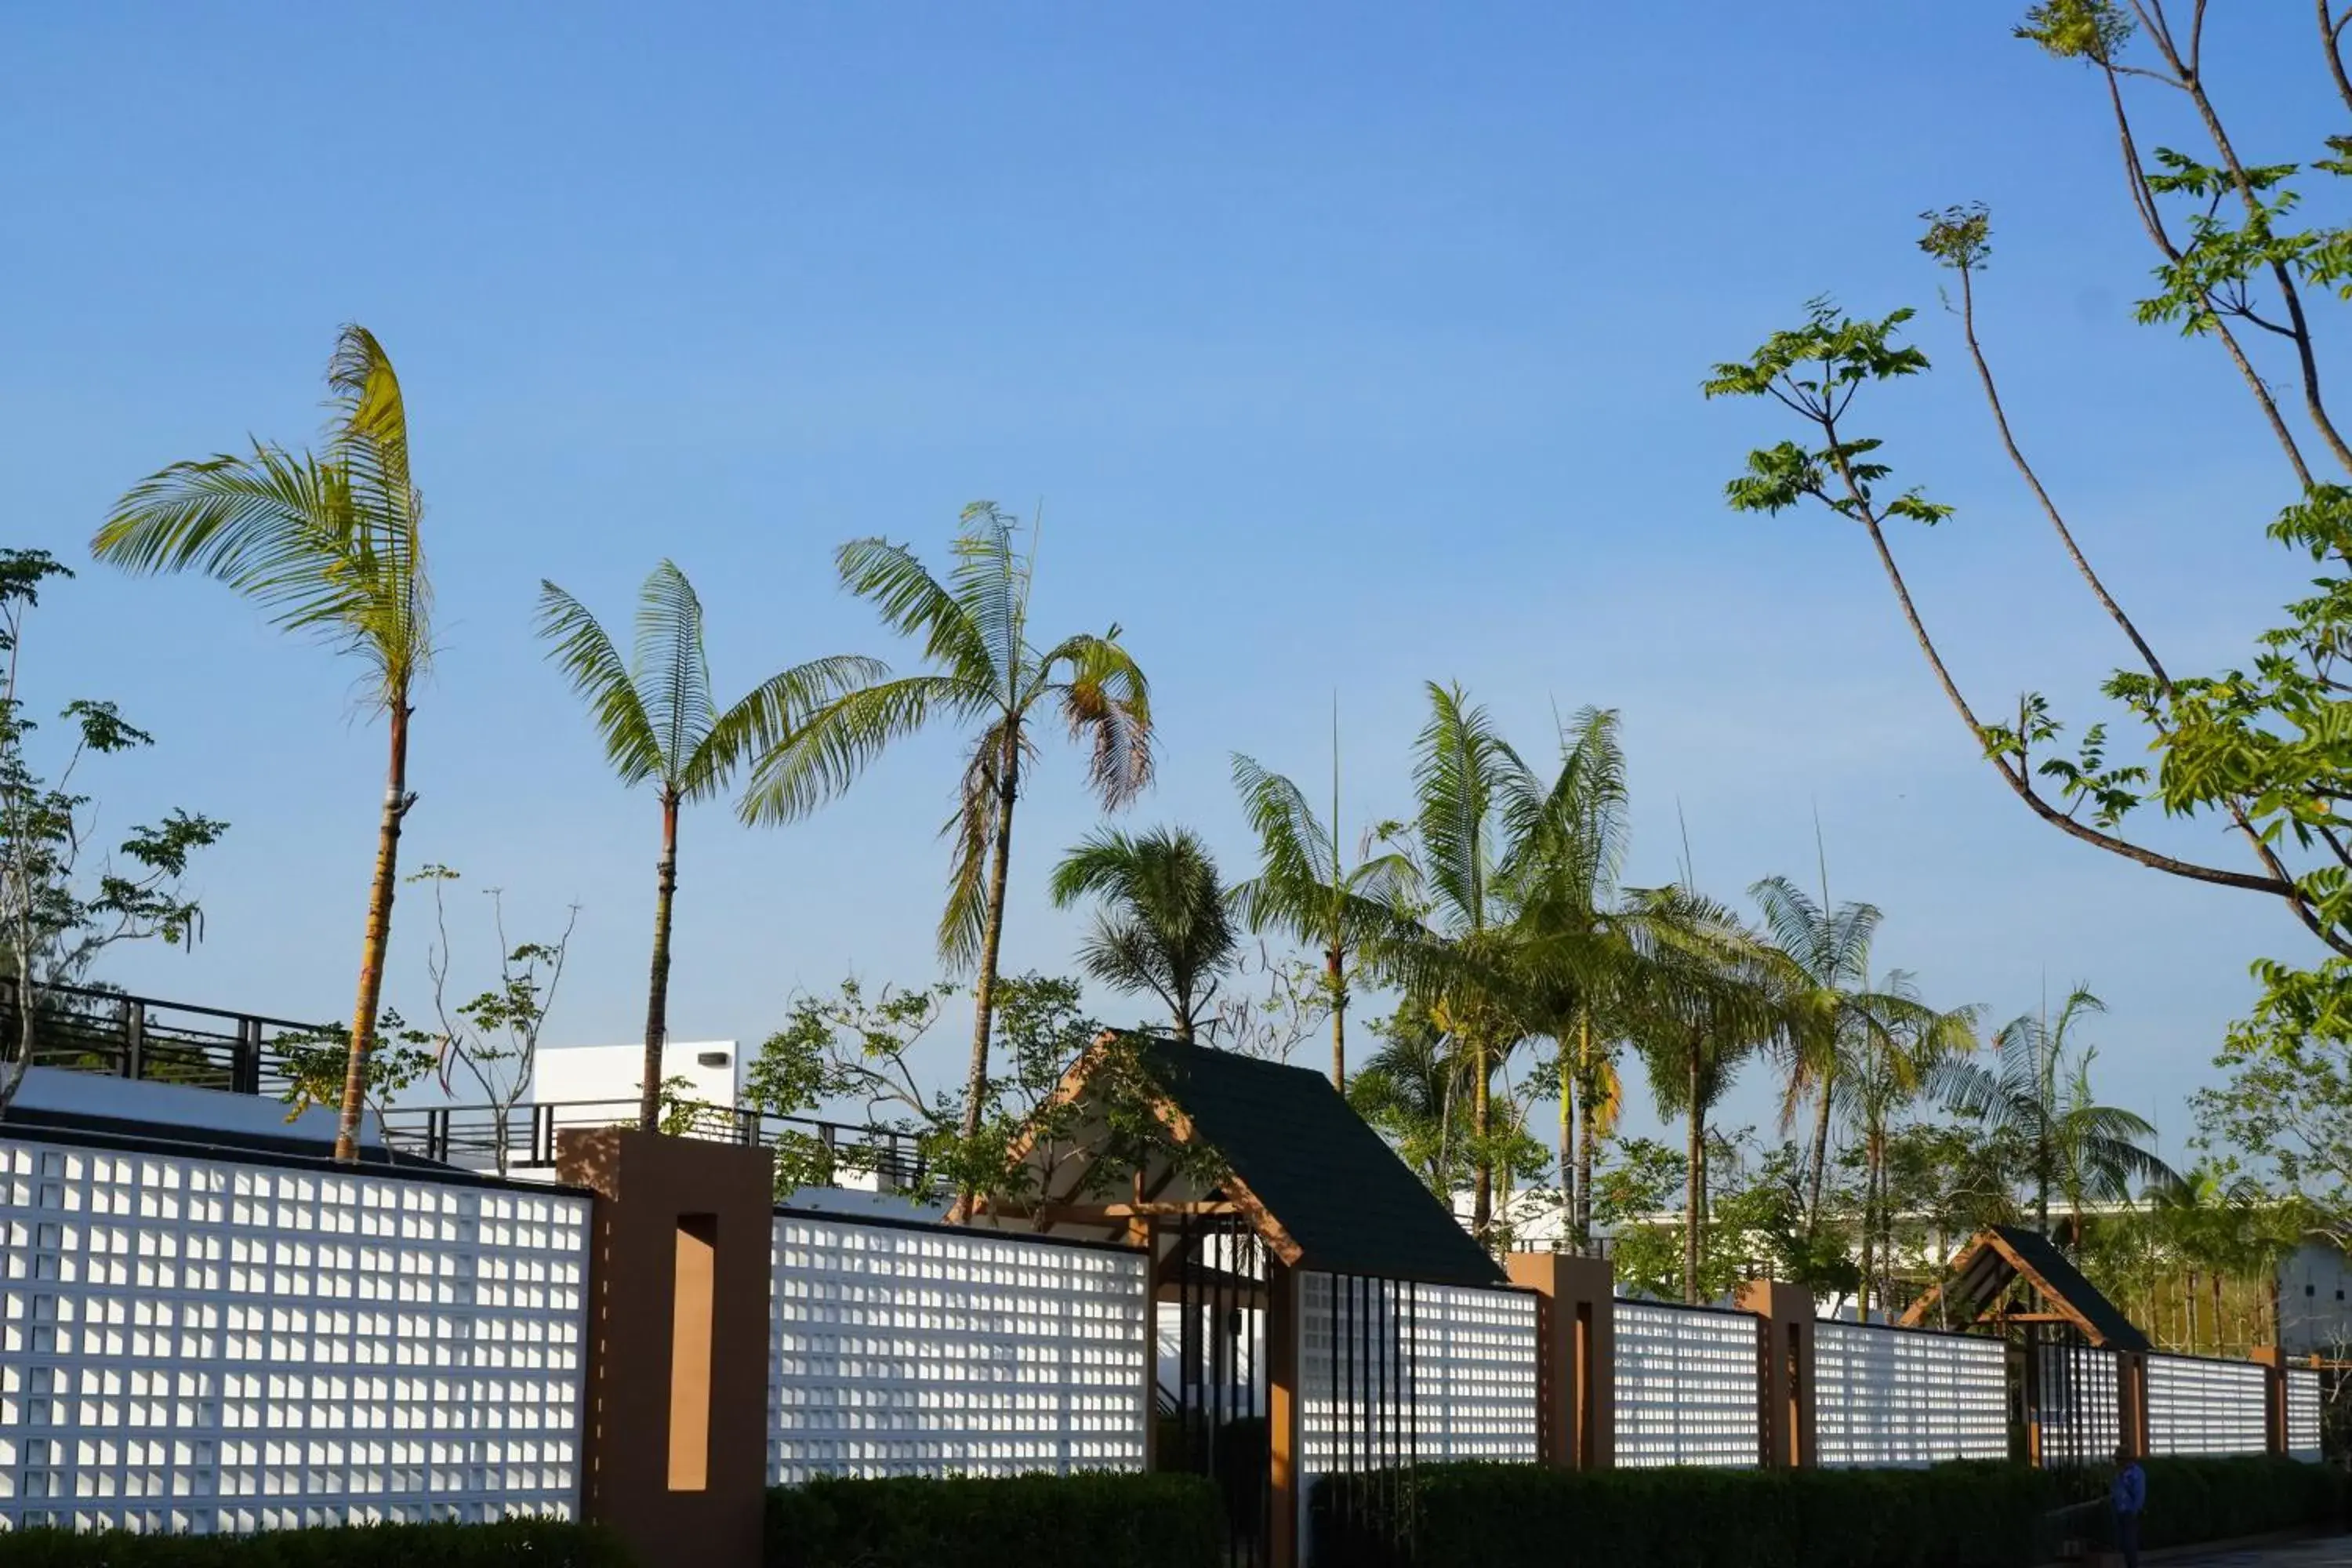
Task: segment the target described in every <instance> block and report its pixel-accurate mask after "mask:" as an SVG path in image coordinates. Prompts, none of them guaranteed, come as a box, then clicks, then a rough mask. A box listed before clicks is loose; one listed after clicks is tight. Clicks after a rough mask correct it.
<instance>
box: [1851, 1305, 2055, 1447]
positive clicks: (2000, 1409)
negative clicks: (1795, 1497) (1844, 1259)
mask: <svg viewBox="0 0 2352 1568" xmlns="http://www.w3.org/2000/svg"><path fill="white" fill-rule="evenodd" d="M1813 1439H1814V1443H1815V1446H1816V1448H1817V1451H1818V1453H1819V1455H1820V1462H1821V1463H1822V1464H1823V1465H1847V1466H1890V1465H1932V1464H1936V1463H1938V1462H1940V1461H1942V1460H1945V1459H2005V1458H2009V1349H2008V1346H2007V1345H2005V1344H2004V1343H2003V1342H2000V1340H1994V1339H1985V1338H1980V1337H1977V1336H1972V1335H1967V1334H1942V1333H1931V1332H1926V1331H1918V1330H1911V1329H1895V1328H1885V1327H1880V1326H1876V1325H1872V1324H1864V1323H1842V1322H1835V1321H1828V1320H1824V1321H1822V1322H1820V1323H1818V1324H1816V1325H1815V1328H1814V1341H1813Z"/></svg>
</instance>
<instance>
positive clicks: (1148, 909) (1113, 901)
mask: <svg viewBox="0 0 2352 1568" xmlns="http://www.w3.org/2000/svg"><path fill="white" fill-rule="evenodd" d="M1053 893H1054V903H1055V906H1056V907H1057V908H1062V909H1067V908H1068V907H1069V906H1070V905H1072V904H1074V903H1076V902H1077V901H1078V900H1080V899H1085V898H1093V899H1096V900H1099V901H1100V904H1101V906H1102V907H1101V908H1099V909H1098V910H1096V913H1095V922H1094V925H1093V927H1092V928H1091V929H1090V930H1089V931H1087V936H1086V939H1085V940H1084V942H1081V943H1080V944H1079V948H1078V962H1079V963H1080V965H1081V966H1082V967H1084V968H1085V970H1086V972H1087V973H1088V974H1091V975H1093V976H1094V977H1095V978H1096V979H1097V980H1099V981H1101V982H1102V983H1103V984H1106V985H1108V986H1110V987H1112V988H1113V989H1114V990H1118V991H1123V992H1126V993H1127V994H1129V995H1131V996H1133V995H1150V996H1153V997H1156V998H1158V999H1159V1001H1160V1005H1162V1006H1163V1007H1165V1008H1167V1009H1168V1017H1169V1026H1170V1027H1171V1029H1172V1030H1173V1031H1174V1033H1175V1036H1176V1037H1177V1038H1178V1039H1179V1040H1181V1041H1183V1042H1184V1043H1185V1044H1187V1045H1190V1044H1191V1043H1192V1039H1193V1037H1194V1036H1195V1035H1196V1034H1197V1033H1198V1032H1199V1030H1200V1028H1201V1026H1202V1022H1203V1021H1204V1020H1205V1019H1207V1018H1208V1017H1210V1016H1211V1012H1210V1009H1211V1007H1212V1005H1213V1003H1214V1001H1215V999H1216V994H1217V982H1218V979H1219V977H1220V976H1222V975H1223V974H1224V973H1225V972H1226V971H1228V970H1230V969H1231V968H1233V966H1234V963H1235V961H1236V960H1237V959H1238V958H1239V957H1240V954H1241V942H1240V941H1239V939H1238V938H1237V937H1236V936H1235V934H1234V928H1233V923H1232V921H1230V920H1229V919H1227V915H1226V909H1225V893H1224V889H1223V887H1222V886H1221V885H1220V884H1219V883H1218V880H1217V863H1216V861H1215V860H1214V859H1213V858H1211V857H1210V855H1209V847H1208V846H1207V845H1206V844H1204V843H1202V840H1201V837H1200V835H1198V834H1196V833H1194V832H1192V830H1191V829H1190V828H1184V827H1176V828H1169V827H1155V828H1152V829H1150V831H1148V832H1145V833H1141V834H1138V835H1134V836H1129V835H1128V834H1125V833H1121V832H1119V831H1118V830H1117V829H1116V828H1108V827H1106V828H1100V829H1097V831H1096V832H1094V833H1092V834H1089V835H1088V836H1087V837H1086V838H1084V839H1082V840H1080V841H1079V843H1078V844H1077V846H1076V847H1074V848H1073V849H1071V850H1070V852H1069V853H1068V854H1067V855H1066V856H1064V857H1063V858H1062V863H1061V864H1060V865H1059V866H1057V867H1055V868H1054V881H1053Z"/></svg>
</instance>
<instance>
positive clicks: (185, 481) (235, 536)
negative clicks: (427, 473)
mask: <svg viewBox="0 0 2352 1568" xmlns="http://www.w3.org/2000/svg"><path fill="white" fill-rule="evenodd" d="M328 379H329V384H330V387H331V390H332V392H333V396H332V398H331V406H333V407H334V408H335V409H336V411H337V414H338V417H337V419H336V421H335V422H334V423H333V424H332V425H331V426H330V429H329V434H328V444H327V456H326V457H325V458H315V457H311V456H309V455H300V456H298V455H295V454H292V453H289V452H288V451H286V450H285V449H283V448H282V447H271V446H264V445H262V444H260V443H256V444H255V446H254V447H253V450H252V451H251V452H250V453H248V454H247V455H245V456H242V457H236V456H230V455H226V454H223V455H219V456H216V457H214V458H207V459H205V460H202V461H196V462H183V463H174V464H173V465H172V466H171V467H169V468H163V469H162V470H160V471H158V472H156V473H154V474H152V475H150V476H149V477H148V478H147V479H143V480H142V481H141V482H140V483H139V484H137V485H135V486H133V487H132V488H131V490H130V491H129V492H128V493H127V494H125V495H124V496H123V497H122V499H121V500H120V501H118V502H116V504H115V507H114V510H113V511H112V512H111V513H110V515H109V516H108V518H107V521H105V522H104V523H103V524H102V525H100V528H99V531H98V533H97V535H96V537H94V538H93V539H92V540H91V542H90V548H91V552H93V553H94V554H96V555H97V556H98V558H99V559H100V560H102V561H107V562H110V563H113V564H115V565H119V566H121V567H123V568H124V569H125V570H128V571H131V572H133V573H139V574H148V573H158V572H180V571H188V570H194V571H197V572H200V573H202V574H204V575H205V576H208V577H211V578H213V579H215V581H217V582H220V583H223V584H226V585H228V586H229V587H231V588H233V589H235V590H236V592H238V593H240V594H242V595H246V596H247V598H250V599H252V600H253V601H254V602H255V603H257V605H260V606H261V607H262V608H263V610H264V612H265V613H266V614H268V616H269V618H270V619H271V621H272V622H273V623H274V624H275V625H277V626H281V627H284V628H286V629H288V630H292V631H306V632H311V633H315V634H317V635H319V636H320V637H323V638H325V639H326V640H327V641H328V642H329V643H330V644H331V645H332V646H334V647H337V648H338V649H339V650H341V651H344V652H348V653H352V654H355V655H357V656H358V657H360V658H363V659H364V660H366V661H367V663H368V664H369V666H370V667H371V668H372V669H373V674H374V681H373V697H374V699H375V700H376V701H377V702H378V703H379V704H390V703H393V702H404V701H405V700H406V695H407V692H408V690H409V687H410V684H411V682H412V681H413V679H415V676H416V675H417V674H418V673H419V672H421V671H422V670H423V669H424V668H425V665H426V664H427V663H428V662H429V661H430V660H431V658H432V654H433V647H432V629H431V606H432V591H431V587H430V584H429V583H428V582H427V580H426V577H425V557H424V550H423V545H422V542H421V533H420V524H421V521H422V519H423V514H424V507H423V503H422V501H421V500H419V499H418V498H417V495H416V491H415V487H414V486H413V485H412V484H411V483H410V480H409V468H408V435H407V424H406V417H405V413H404V407H403V405H402V402H401V396H400V383H399V379H398V378H397V377H396V376H395V375H394V374H393V370H392V363H391V361H390V359H389V358H387V357H386V356H385V355H384V353H383V347H382V345H381V344H379V343H377V342H376V341H375V339H374V338H373V336H371V335H370V334H369V333H368V332H367V331H365V329H363V328H359V327H347V328H345V329H344V330H343V334H342V338H341V341H340V342H338V344H337V347H336V352H335V357H334V359H333V361H332V362H331V364H330V366H329V373H328Z"/></svg>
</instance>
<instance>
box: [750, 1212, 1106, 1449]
mask: <svg viewBox="0 0 2352 1568" xmlns="http://www.w3.org/2000/svg"><path fill="white" fill-rule="evenodd" d="M774 1268H775V1273H774V1291H773V1297H772V1305H771V1341H770V1350H771V1360H770V1367H769V1386H768V1409H769V1417H770V1421H769V1432H770V1436H769V1454H768V1461H769V1473H770V1476H771V1479H773V1480H775V1481H777V1482H780V1483H788V1482H794V1481H802V1480H806V1479H809V1478H810V1477H812V1476H818V1475H854V1476H891V1475H933V1476H936V1475H946V1474H949V1473H951V1472H952V1473H962V1474H967V1475H1009V1474H1013V1473H1015V1472H1018V1471H1023V1470H1056V1471H1067V1470H1076V1469H1129V1470H1131V1469H1139V1468H1142V1465H1143V1456H1144V1437H1145V1430H1146V1428H1145V1423H1146V1421H1148V1420H1149V1419H1150V1407H1149V1405H1148V1404H1147V1402H1146V1390H1147V1387H1148V1384H1147V1382H1146V1378H1147V1376H1148V1375H1149V1374H1148V1373H1147V1371H1146V1366H1147V1360H1148V1357H1147V1352H1148V1349H1149V1344H1150V1341H1149V1338H1148V1330H1147V1327H1146V1321H1145V1310H1146V1303H1145V1300H1144V1291H1145V1273H1146V1268H1145V1262H1144V1258H1143V1255H1142V1254H1141V1253H1140V1252H1129V1251H1125V1250H1122V1249H1113V1248H1106V1247H1080V1246H1072V1245H1069V1244H1066V1243H1055V1242H1050V1241H1043V1240H1034V1239H1029V1238H1024V1237H1015V1236H1002V1235H993V1234H990V1233H987V1232H982V1231H961V1230H948V1229H943V1228H928V1227H920V1226H890V1225H879V1224H872V1223H866V1222H861V1221H858V1220H855V1219H847V1218H834V1217H830V1216H819V1215H804V1214H792V1215H777V1216H776V1224H775V1253H774Z"/></svg>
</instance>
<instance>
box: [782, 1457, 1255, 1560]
mask: <svg viewBox="0 0 2352 1568" xmlns="http://www.w3.org/2000/svg"><path fill="white" fill-rule="evenodd" d="M1223 1550H1224V1520H1223V1505H1222V1504H1221V1503H1220V1502H1219V1501H1218V1500H1217V1489H1216V1487H1215V1486H1214V1485H1213V1484H1212V1483H1211V1482H1210V1481H1209V1480H1207V1479H1205V1478H1203V1477H1200V1476H1181V1475H1127V1474H1114V1473H1110V1472H1108V1471H1087V1472H1081V1473H1079V1474H1076V1475H1071V1476H1052V1475H1034V1476H1003V1477H982V1476H959V1477H953V1478H950V1479H946V1480H935V1479H929V1478H928V1477H919V1476H903V1477H898V1476H894V1477H889V1478H887V1479H878V1480H857V1479H842V1478H827V1479H818V1480H814V1481H810V1482H808V1483H807V1484H805V1485H803V1486H797V1487H778V1488H776V1489H773V1490H772V1491H770V1492H769V1493H768V1530H767V1564H768V1568H1002V1565H1003V1564H1005V1563H1039V1564H1051V1563H1069V1564H1073V1565H1076V1564H1084V1565H1085V1568H1218V1565H1220V1564H1222V1563H1223V1560H1224V1559H1223Z"/></svg>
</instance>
